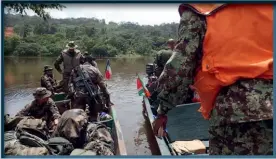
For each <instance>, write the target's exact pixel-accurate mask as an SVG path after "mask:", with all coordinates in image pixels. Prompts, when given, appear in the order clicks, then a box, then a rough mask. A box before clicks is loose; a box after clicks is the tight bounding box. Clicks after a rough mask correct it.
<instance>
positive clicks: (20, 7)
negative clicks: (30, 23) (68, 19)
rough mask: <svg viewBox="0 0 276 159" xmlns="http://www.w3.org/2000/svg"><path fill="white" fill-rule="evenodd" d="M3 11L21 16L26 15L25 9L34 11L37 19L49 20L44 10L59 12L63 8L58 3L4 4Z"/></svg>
mask: <svg viewBox="0 0 276 159" xmlns="http://www.w3.org/2000/svg"><path fill="white" fill-rule="evenodd" d="M4 7H5V9H7V10H9V11H11V10H12V11H14V12H15V13H19V14H21V15H23V13H25V14H26V9H30V10H32V11H34V12H35V13H36V14H37V15H38V16H39V17H42V18H43V19H44V20H47V19H49V18H50V15H49V13H48V12H46V11H45V9H58V10H61V9H62V8H65V6H63V5H61V4H58V3H45V4H41V3H11V2H8V3H4Z"/></svg>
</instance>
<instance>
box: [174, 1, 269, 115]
mask: <svg viewBox="0 0 276 159" xmlns="http://www.w3.org/2000/svg"><path fill="white" fill-rule="evenodd" d="M187 8H190V9H192V10H194V11H195V12H197V13H198V14H201V15H204V16H205V17H206V22H207V30H206V34H205V38H204V41H203V50H202V51H203V57H202V65H201V66H200V69H199V71H198V72H197V74H196V77H195V80H194V81H195V82H194V85H193V87H194V88H195V90H196V91H197V93H198V94H199V97H200V99H201V107H200V109H199V111H200V112H201V113H202V115H203V117H204V118H205V119H209V118H210V112H211V110H212V109H213V108H214V105H215V104H214V102H215V100H216V97H217V95H218V93H219V91H220V90H221V88H222V87H225V86H229V85H231V84H234V83H235V82H236V81H237V80H239V79H241V78H247V79H253V78H262V79H273V52H272V51H273V46H272V43H273V29H272V27H273V23H272V22H273V6H272V5H271V4H258V5H254V4H229V5H223V4H182V5H180V7H179V13H180V16H181V15H182V13H183V11H184V10H185V9H187Z"/></svg>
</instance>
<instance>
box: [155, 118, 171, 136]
mask: <svg viewBox="0 0 276 159" xmlns="http://www.w3.org/2000/svg"><path fill="white" fill-rule="evenodd" d="M167 121H168V117H167V115H165V114H163V115H158V116H157V117H156V118H155V120H154V121H153V123H152V125H153V133H154V135H156V136H157V137H164V136H166V135H167V133H166V131H165V130H166V125H167Z"/></svg>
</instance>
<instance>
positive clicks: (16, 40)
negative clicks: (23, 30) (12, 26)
mask: <svg viewBox="0 0 276 159" xmlns="http://www.w3.org/2000/svg"><path fill="white" fill-rule="evenodd" d="M20 41H21V39H20V37H19V36H11V37H7V38H5V40H4V55H5V56H9V55H11V54H12V53H13V52H14V50H15V48H16V47H17V46H18V45H19V44H20Z"/></svg>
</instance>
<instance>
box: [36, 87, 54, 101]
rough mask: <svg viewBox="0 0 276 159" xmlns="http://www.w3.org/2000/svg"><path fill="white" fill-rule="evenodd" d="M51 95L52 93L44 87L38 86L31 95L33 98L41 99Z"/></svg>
mask: <svg viewBox="0 0 276 159" xmlns="http://www.w3.org/2000/svg"><path fill="white" fill-rule="evenodd" d="M51 95H52V93H51V92H50V91H48V90H47V89H46V88H44V87H38V88H37V89H36V90H35V92H34V93H33V96H34V97H35V99H43V98H46V97H50V96H51Z"/></svg>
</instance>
